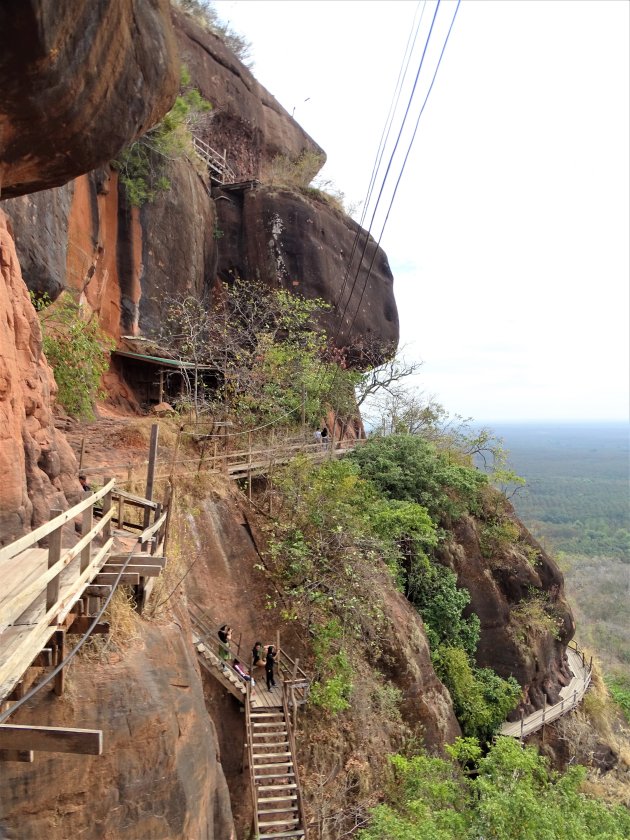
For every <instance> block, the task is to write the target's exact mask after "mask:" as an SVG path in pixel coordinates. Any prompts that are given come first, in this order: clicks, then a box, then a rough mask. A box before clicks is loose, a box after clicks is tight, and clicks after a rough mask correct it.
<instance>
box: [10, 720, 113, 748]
mask: <svg viewBox="0 0 630 840" xmlns="http://www.w3.org/2000/svg"><path fill="white" fill-rule="evenodd" d="M0 750H34V751H35V752H62V753H79V754H81V755H101V754H102V752H103V732H102V730H101V729H68V728H67V727H61V726H18V725H17V724H11V723H2V724H0Z"/></svg>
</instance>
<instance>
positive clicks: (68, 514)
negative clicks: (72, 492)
mask: <svg viewBox="0 0 630 840" xmlns="http://www.w3.org/2000/svg"><path fill="white" fill-rule="evenodd" d="M115 484H116V479H115V478H112V479H111V480H110V481H109V482H108V483H107V484H106V485H105V486H104V487H101V489H100V490H98V491H97V492H96V493H93V494H92V495H91V496H88V497H87V499H84V500H83V501H82V502H79V504H77V505H75V506H74V507H71V508H70V509H69V510H66V511H64V512H63V513H62V514H61V516H58V517H57V518H56V519H55V520H53V521H50V522H45V523H44V524H43V525H40V526H39V528H35V530H34V531H31V532H30V533H28V534H25V535H24V536H23V537H20V539H19V540H15V542H12V543H10V544H9V545H5V546H4V548H0V560H4V559H5V558H6V557H15V555H16V554H19V553H20V552H21V551H23V550H24V549H25V548H29V547H30V546H32V545H33V543H36V542H39V540H41V539H43V538H44V537H47V536H48V534H50V533H51V532H52V531H54V530H55V528H57V527H58V526H59V525H63V524H65V523H66V522H69V521H70V520H71V519H74V518H75V516H78V515H79V514H80V513H83V511H84V510H85V509H86V508H88V507H90V506H91V505H93V504H94V502H97V501H98V500H99V499H102V498H103V496H105V495H106V494H107V493H109V492H110V490H111V489H112V487H113V486H114V485H115Z"/></svg>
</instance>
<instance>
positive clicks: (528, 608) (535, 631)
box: [511, 587, 562, 643]
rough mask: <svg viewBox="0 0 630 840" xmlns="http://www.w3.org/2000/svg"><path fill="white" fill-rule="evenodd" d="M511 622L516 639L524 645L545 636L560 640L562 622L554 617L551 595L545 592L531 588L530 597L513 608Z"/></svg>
mask: <svg viewBox="0 0 630 840" xmlns="http://www.w3.org/2000/svg"><path fill="white" fill-rule="evenodd" d="M511 622H512V626H513V628H514V632H515V634H516V638H517V639H518V640H519V641H520V642H523V643H526V642H527V639H528V638H529V637H536V636H543V635H545V634H550V635H551V636H553V637H554V639H559V638H560V628H561V627H562V621H561V619H560V618H558V617H557V616H556V615H554V612H553V605H552V604H551V602H550V600H549V595H548V593H547V592H545V591H543V590H538V589H534V588H533V587H532V588H530V591H529V597H528V598H523V600H522V601H519V602H518V604H516V605H515V606H514V607H512V610H511Z"/></svg>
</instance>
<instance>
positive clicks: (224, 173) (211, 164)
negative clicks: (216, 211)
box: [193, 135, 236, 184]
mask: <svg viewBox="0 0 630 840" xmlns="http://www.w3.org/2000/svg"><path fill="white" fill-rule="evenodd" d="M193 146H194V148H195V152H197V154H198V155H199V157H200V158H201V159H202V160H203V161H204V162H205V164H206V166H207V167H208V169H209V170H210V177H211V178H212V179H213V180H215V181H218V183H219V184H233V183H234V182H235V181H236V175H235V174H234V171H233V170H232V169H231V168H230V166H229V165H228V162H227V152H226V151H225V150H224V152H223V154H220V153H219V152H217V151H216V149H213V148H212V146H210V145H208V143H206V142H205V141H204V140H202V139H201V138H200V137H195V136H194V135H193Z"/></svg>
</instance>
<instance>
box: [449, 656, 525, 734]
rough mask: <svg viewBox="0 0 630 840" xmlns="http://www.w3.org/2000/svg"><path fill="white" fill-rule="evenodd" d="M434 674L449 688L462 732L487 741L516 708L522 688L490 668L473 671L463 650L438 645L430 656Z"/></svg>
mask: <svg viewBox="0 0 630 840" xmlns="http://www.w3.org/2000/svg"><path fill="white" fill-rule="evenodd" d="M432 660H433V664H434V667H435V670H436V673H437V674H438V676H439V677H440V679H441V680H442V682H443V683H444V684H445V685H446V687H447V688H448V690H449V692H450V695H451V698H452V700H453V708H454V709H455V714H456V716H457V720H458V721H459V723H460V725H461V727H462V732H463V733H464V735H467V736H474V737H476V738H480V739H481V740H482V741H486V740H488V739H489V738H491V736H492V735H493V734H494V733H495V732H496V730H497V729H498V727H499V726H500V725H501V724H502V723H503V722H504V721H505V718H506V717H507V715H508V713H509V712H511V711H512V709H514V708H516V706H517V704H518V702H519V700H520V698H521V687H520V685H519V684H518V683H517V681H516V680H515V679H514V677H509V678H508V679H507V680H504V679H502V678H501V677H500V676H499V675H498V674H496V673H495V672H494V671H493V670H491V669H490V668H475V667H474V666H473V665H472V664H471V662H470V659H469V657H468V655H467V653H466V651H465V650H464V649H463V648H458V647H449V646H447V645H441V646H440V647H438V648H437V649H436V650H435V651H434V652H433V654H432Z"/></svg>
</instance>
